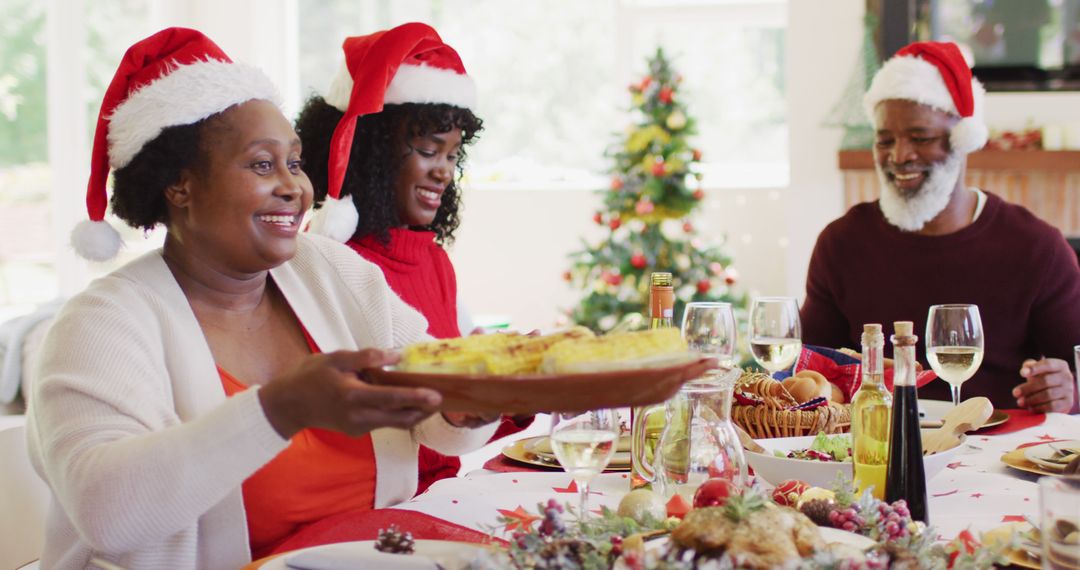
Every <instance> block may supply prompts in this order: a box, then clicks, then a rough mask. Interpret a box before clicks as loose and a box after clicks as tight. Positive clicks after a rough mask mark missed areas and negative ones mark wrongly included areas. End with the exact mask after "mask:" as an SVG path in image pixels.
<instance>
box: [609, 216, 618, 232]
mask: <svg viewBox="0 0 1080 570" xmlns="http://www.w3.org/2000/svg"><path fill="white" fill-rule="evenodd" d="M607 225H608V227H609V228H611V229H613V230H617V229H619V226H621V225H622V222H621V221H619V218H611V221H609V222H608V223H607Z"/></svg>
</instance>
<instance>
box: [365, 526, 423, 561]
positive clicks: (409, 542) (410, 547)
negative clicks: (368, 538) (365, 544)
mask: <svg viewBox="0 0 1080 570" xmlns="http://www.w3.org/2000/svg"><path fill="white" fill-rule="evenodd" d="M415 546H416V541H414V540H413V537H412V533H411V532H401V530H399V529H398V527H397V525H390V528H384V529H379V539H378V540H377V541H376V542H375V550H378V551H379V552H387V553H390V554H412V553H413V552H414V550H415Z"/></svg>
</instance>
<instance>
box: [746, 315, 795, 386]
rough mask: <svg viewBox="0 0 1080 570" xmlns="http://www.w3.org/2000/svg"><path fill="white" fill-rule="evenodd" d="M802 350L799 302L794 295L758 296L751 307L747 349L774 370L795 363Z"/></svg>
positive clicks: (755, 357) (771, 371)
mask: <svg viewBox="0 0 1080 570" xmlns="http://www.w3.org/2000/svg"><path fill="white" fill-rule="evenodd" d="M801 351H802V324H801V323H800V322H799V305H798V303H796V302H795V299H794V298H793V297H759V298H757V299H755V300H754V304H753V306H752V307H751V309H750V352H751V354H753V355H754V360H756V361H757V363H758V364H760V365H761V367H762V368H764V369H765V370H768V371H769V374H770V375H772V374H775V373H776V372H778V371H780V370H784V369H786V368H788V367H790V366H791V365H792V364H795V359H796V358H798V357H799V352H801Z"/></svg>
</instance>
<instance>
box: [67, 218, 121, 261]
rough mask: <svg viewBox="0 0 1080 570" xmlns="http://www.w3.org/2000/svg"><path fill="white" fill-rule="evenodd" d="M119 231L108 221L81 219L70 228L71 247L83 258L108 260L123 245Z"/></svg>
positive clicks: (114, 255)
mask: <svg viewBox="0 0 1080 570" xmlns="http://www.w3.org/2000/svg"><path fill="white" fill-rule="evenodd" d="M123 243H124V242H123V240H122V239H121V238H120V233H119V232H117V231H116V228H114V227H112V226H111V225H109V222H95V221H92V220H83V221H81V222H79V223H78V224H75V228H74V229H72V230H71V247H72V248H74V249H75V253H77V254H79V256H80V257H82V258H83V259H89V260H90V261H108V260H110V259H112V258H114V257H116V254H117V252H119V251H120V246H121V245H123Z"/></svg>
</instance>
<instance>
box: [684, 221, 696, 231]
mask: <svg viewBox="0 0 1080 570" xmlns="http://www.w3.org/2000/svg"><path fill="white" fill-rule="evenodd" d="M682 231H684V232H686V233H690V232H692V231H694V224H691V223H690V222H683V225H682Z"/></svg>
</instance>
